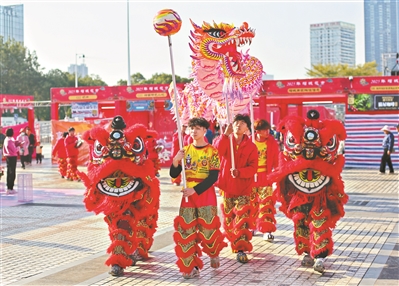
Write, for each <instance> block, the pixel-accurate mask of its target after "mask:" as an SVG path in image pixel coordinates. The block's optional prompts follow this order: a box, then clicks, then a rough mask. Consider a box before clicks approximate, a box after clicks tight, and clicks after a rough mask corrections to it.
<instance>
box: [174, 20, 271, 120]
mask: <svg viewBox="0 0 399 286" xmlns="http://www.w3.org/2000/svg"><path fill="white" fill-rule="evenodd" d="M191 24H192V26H193V27H194V30H193V31H191V37H190V40H191V43H190V48H191V50H192V52H193V54H192V55H191V58H192V74H191V78H192V81H191V82H190V83H188V84H186V85H185V88H184V90H178V96H177V104H178V110H179V116H180V119H181V122H182V123H183V124H185V123H187V121H188V120H189V119H190V118H192V117H204V118H205V119H207V120H208V121H213V120H215V119H216V120H217V121H218V122H221V123H224V122H226V120H227V108H226V98H228V100H229V111H230V114H232V115H233V116H234V115H235V114H238V113H249V103H250V100H251V96H255V95H256V94H257V93H258V92H259V89H260V88H261V86H262V75H263V73H264V72H263V66H262V63H261V62H260V61H259V60H258V59H257V58H255V57H252V56H250V55H249V54H248V53H242V52H239V51H237V47H241V46H242V45H245V44H247V43H249V44H251V42H252V39H253V38H254V37H255V31H254V30H253V29H251V28H249V26H248V24H247V23H246V22H244V23H243V24H242V25H241V26H240V27H235V26H234V25H230V24H225V23H220V24H216V23H214V24H213V25H211V24H209V23H206V22H204V23H203V25H202V26H198V25H196V24H195V23H194V22H193V21H191ZM169 94H170V95H172V94H173V87H171V88H170V89H169ZM171 97H172V102H173V103H174V98H173V96H171ZM173 110H174V109H173ZM172 112H173V111H172Z"/></svg>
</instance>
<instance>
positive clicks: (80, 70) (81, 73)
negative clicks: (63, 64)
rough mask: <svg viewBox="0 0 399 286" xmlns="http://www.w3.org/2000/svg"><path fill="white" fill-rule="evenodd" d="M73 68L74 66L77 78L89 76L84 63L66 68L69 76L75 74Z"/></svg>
mask: <svg viewBox="0 0 399 286" xmlns="http://www.w3.org/2000/svg"><path fill="white" fill-rule="evenodd" d="M75 66H76V73H77V75H78V77H85V76H87V75H88V74H89V69H88V67H87V66H86V64H85V63H83V64H80V65H75V64H72V65H70V66H69V68H68V72H69V73H70V74H75Z"/></svg>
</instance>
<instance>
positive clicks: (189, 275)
mask: <svg viewBox="0 0 399 286" xmlns="http://www.w3.org/2000/svg"><path fill="white" fill-rule="evenodd" d="M199 274H200V271H199V269H198V268H196V267H194V268H193V270H191V273H183V278H184V279H192V278H195V277H198V276H199Z"/></svg>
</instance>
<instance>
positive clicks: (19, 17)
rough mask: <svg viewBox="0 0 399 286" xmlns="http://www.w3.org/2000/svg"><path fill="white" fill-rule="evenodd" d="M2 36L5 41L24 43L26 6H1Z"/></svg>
mask: <svg viewBox="0 0 399 286" xmlns="http://www.w3.org/2000/svg"><path fill="white" fill-rule="evenodd" d="M0 36H2V37H3V41H8V40H15V41H17V42H20V43H22V44H23V43H24V6H23V5H9V6H0Z"/></svg>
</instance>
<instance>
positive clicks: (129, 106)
mask: <svg viewBox="0 0 399 286" xmlns="http://www.w3.org/2000/svg"><path fill="white" fill-rule="evenodd" d="M148 110H154V101H153V100H141V101H131V100H128V101H127V102H126V111H127V112H131V111H148Z"/></svg>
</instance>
